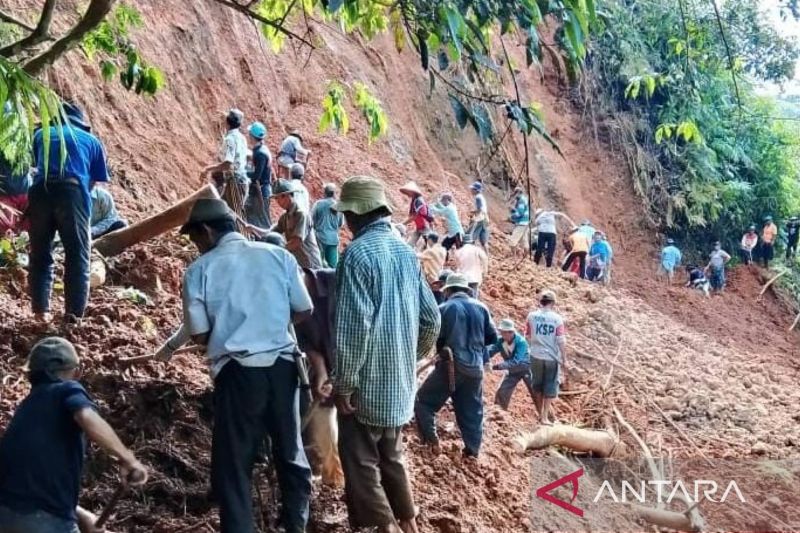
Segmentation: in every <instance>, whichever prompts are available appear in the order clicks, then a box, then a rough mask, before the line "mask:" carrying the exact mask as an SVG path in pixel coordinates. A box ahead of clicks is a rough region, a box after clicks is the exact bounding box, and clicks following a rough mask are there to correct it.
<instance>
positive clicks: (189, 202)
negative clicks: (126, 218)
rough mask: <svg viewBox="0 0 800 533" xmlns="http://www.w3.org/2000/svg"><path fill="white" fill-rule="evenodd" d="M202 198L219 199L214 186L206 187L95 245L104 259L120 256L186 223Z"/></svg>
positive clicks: (104, 236) (109, 234)
mask: <svg viewBox="0 0 800 533" xmlns="http://www.w3.org/2000/svg"><path fill="white" fill-rule="evenodd" d="M200 198H219V195H218V194H217V190H216V189H215V188H214V186H213V185H210V184H209V185H206V186H205V187H203V188H202V189H200V190H199V191H197V192H196V193H194V194H192V195H191V196H187V197H186V198H184V199H183V200H181V201H180V202H178V203H176V204H174V205H173V206H172V207H170V208H168V209H166V210H164V211H162V212H160V213H158V214H156V215H153V216H151V217H150V218H146V219H144V220H140V221H139V222H137V223H135V224H133V225H131V226H128V227H127V228H123V229H120V230H117V231H112V232H111V233H108V234H106V235H103V236H102V237H100V238H99V239H97V240H96V241H94V243H93V245H94V248H95V250H97V251H98V252H100V254H101V255H102V256H103V257H111V256H114V255H118V254H120V253H121V252H122V251H123V250H125V249H126V248H128V247H129V246H133V245H134V244H138V243H140V242H143V241H146V240H148V239H152V238H153V237H157V236H159V235H161V234H162V233H165V232H167V231H169V230H171V229H173V228H177V227H178V226H180V225H181V224H183V223H185V222H186V220H187V219H188V218H189V212H190V211H191V210H192V206H193V205H194V203H195V202H196V201H197V200H199V199H200Z"/></svg>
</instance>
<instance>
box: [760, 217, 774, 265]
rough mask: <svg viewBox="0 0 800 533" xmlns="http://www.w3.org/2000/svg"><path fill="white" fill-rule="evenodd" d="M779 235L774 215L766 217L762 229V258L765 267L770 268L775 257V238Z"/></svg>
mask: <svg viewBox="0 0 800 533" xmlns="http://www.w3.org/2000/svg"><path fill="white" fill-rule="evenodd" d="M777 237H778V227H777V226H776V225H775V223H774V222H772V217H771V216H767V217H764V227H763V228H762V229H761V260H762V261H763V262H764V268H769V262H770V261H771V260H772V258H773V257H775V239H776V238H777Z"/></svg>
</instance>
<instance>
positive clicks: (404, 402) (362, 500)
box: [334, 176, 440, 532]
mask: <svg viewBox="0 0 800 533" xmlns="http://www.w3.org/2000/svg"><path fill="white" fill-rule="evenodd" d="M336 210H337V211H339V212H341V213H343V214H344V218H345V221H346V223H347V226H348V228H349V229H350V231H351V232H352V234H353V240H352V242H351V243H350V245H349V246H348V247H347V249H346V250H345V252H344V254H343V255H342V258H341V261H340V263H339V267H338V269H337V271H336V275H337V285H336V286H337V293H338V295H337V298H338V301H337V304H336V349H337V352H336V373H335V376H334V393H335V401H336V406H337V409H338V411H339V454H340V457H341V461H342V468H343V470H344V475H345V502H346V503H347V510H348V514H349V517H350V525H351V527H352V528H354V529H355V528H360V527H377V528H378V529H379V531H381V532H397V531H400V530H402V531H405V532H412V531H416V530H417V529H416V518H415V516H416V509H415V507H414V499H413V496H412V493H411V484H410V482H409V477H408V474H407V472H406V466H405V461H404V452H403V439H402V431H403V426H404V425H405V424H406V423H408V421H409V420H410V419H411V416H412V413H413V406H414V390H415V388H416V362H417V359H420V358H422V357H426V356H427V355H428V353H429V352H430V351H431V349H432V348H433V346H434V343H435V341H436V335H437V334H438V332H439V321H440V317H439V309H438V308H437V306H436V300H434V298H433V294H432V293H431V289H430V287H429V286H428V283H427V281H426V280H425V276H424V275H423V273H422V269H421V268H420V264H419V261H418V260H417V257H416V255H415V254H414V251H413V250H412V249H411V248H409V247H408V246H407V245H406V244H405V243H403V242H402V241H400V240H399V239H397V238H396V237H395V236H394V235H393V234H392V229H391V226H390V222H389V220H388V217H389V216H390V215H391V214H392V209H391V207H390V205H389V202H388V201H387V199H386V193H385V190H384V186H383V183H382V182H380V181H378V180H376V179H375V178H370V177H362V176H356V177H352V178H349V179H348V180H347V181H345V182H344V184H343V185H342V191H341V194H340V197H339V201H338V202H337V203H336Z"/></svg>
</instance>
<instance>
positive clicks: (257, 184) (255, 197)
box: [244, 122, 272, 229]
mask: <svg viewBox="0 0 800 533" xmlns="http://www.w3.org/2000/svg"><path fill="white" fill-rule="evenodd" d="M247 131H248V133H249V134H250V142H251V143H252V151H253V158H252V161H253V169H252V170H248V172H247V177H248V178H249V179H250V193H249V194H248V195H247V202H246V203H245V206H244V212H245V218H246V219H247V222H249V223H250V224H253V225H255V226H258V227H259V228H261V229H269V228H270V226H272V221H271V220H270V215H269V197H270V195H271V194H272V154H271V153H270V151H269V148H268V147H267V143H266V142H264V140H265V139H266V138H267V127H266V126H265V125H264V124H262V123H261V122H253V123H252V124H250V127H249V128H247Z"/></svg>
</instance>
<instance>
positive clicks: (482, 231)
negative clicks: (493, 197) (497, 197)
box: [469, 181, 489, 251]
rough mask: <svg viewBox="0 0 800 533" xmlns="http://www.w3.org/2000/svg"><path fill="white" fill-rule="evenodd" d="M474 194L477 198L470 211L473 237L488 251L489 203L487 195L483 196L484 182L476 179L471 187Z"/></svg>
mask: <svg viewBox="0 0 800 533" xmlns="http://www.w3.org/2000/svg"><path fill="white" fill-rule="evenodd" d="M469 190H470V192H471V193H472V196H473V197H474V198H475V205H474V207H473V209H472V211H470V214H469V220H470V227H471V230H470V233H471V234H472V239H473V241H474V242H475V243H476V244H480V245H481V247H482V248H483V249H484V250H486V251H488V249H487V245H488V243H489V204H487V203H486V197H484V196H483V183H481V182H480V181H476V182H475V183H473V184H472V185H470V187H469Z"/></svg>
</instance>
